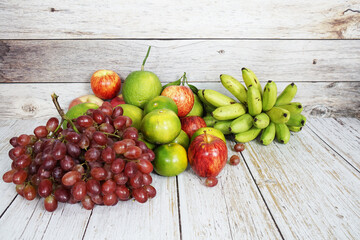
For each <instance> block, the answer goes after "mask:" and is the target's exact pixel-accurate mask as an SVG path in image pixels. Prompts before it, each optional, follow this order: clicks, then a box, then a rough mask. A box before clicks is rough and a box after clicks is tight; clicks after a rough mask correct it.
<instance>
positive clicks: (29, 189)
mask: <svg viewBox="0 0 360 240" xmlns="http://www.w3.org/2000/svg"><path fill="white" fill-rule="evenodd" d="M35 197H36V190H35V188H34V187H33V186H32V185H30V184H28V185H26V186H25V188H24V198H25V199H26V200H29V201H31V200H33V199H35Z"/></svg>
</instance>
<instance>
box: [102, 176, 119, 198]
mask: <svg viewBox="0 0 360 240" xmlns="http://www.w3.org/2000/svg"><path fill="white" fill-rule="evenodd" d="M115 188H116V183H115V182H114V181H113V180H111V179H109V180H106V181H105V182H104V183H103V184H102V185H101V193H102V194H103V195H106V194H109V193H113V192H114V191H115Z"/></svg>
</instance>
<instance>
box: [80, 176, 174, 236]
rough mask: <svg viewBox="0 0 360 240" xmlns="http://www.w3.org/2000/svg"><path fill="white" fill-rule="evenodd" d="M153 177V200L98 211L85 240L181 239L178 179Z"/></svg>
mask: <svg viewBox="0 0 360 240" xmlns="http://www.w3.org/2000/svg"><path fill="white" fill-rule="evenodd" d="M152 177H153V183H152V185H153V186H154V187H155V189H156V190H157V194H156V196H155V197H154V198H153V199H149V200H148V201H147V202H145V203H143V204H141V203H138V202H136V201H134V200H129V201H125V202H119V203H118V204H117V205H116V206H112V207H106V206H97V207H95V208H94V209H93V213H92V216H91V219H90V221H89V224H88V227H87V229H86V233H85V236H84V239H180V238H181V236H180V227H179V225H180V222H179V214H178V207H179V206H178V200H177V186H176V178H175V177H169V178H167V177H162V176H159V175H156V174H152Z"/></svg>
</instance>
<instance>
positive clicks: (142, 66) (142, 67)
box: [141, 46, 151, 71]
mask: <svg viewBox="0 0 360 240" xmlns="http://www.w3.org/2000/svg"><path fill="white" fill-rule="evenodd" d="M150 49H151V46H149V48H148V50H147V53H146V56H145V58H144V61H143V63H142V65H141V71H144V67H145V63H146V59H147V58H148V56H149V53H150Z"/></svg>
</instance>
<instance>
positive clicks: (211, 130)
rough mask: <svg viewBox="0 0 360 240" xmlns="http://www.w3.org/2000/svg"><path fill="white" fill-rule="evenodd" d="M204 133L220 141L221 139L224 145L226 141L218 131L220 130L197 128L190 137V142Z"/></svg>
mask: <svg viewBox="0 0 360 240" xmlns="http://www.w3.org/2000/svg"><path fill="white" fill-rule="evenodd" d="M205 132H206V134H210V135H213V136H215V137H218V138H220V139H222V140H223V141H224V142H225V143H226V139H225V136H224V134H223V133H222V132H221V131H220V130H217V129H215V128H212V127H204V128H199V129H198V130H197V131H196V132H195V133H194V134H193V135H192V137H191V141H190V142H192V140H194V139H195V138H196V137H197V136H199V135H201V134H204V133H205Z"/></svg>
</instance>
